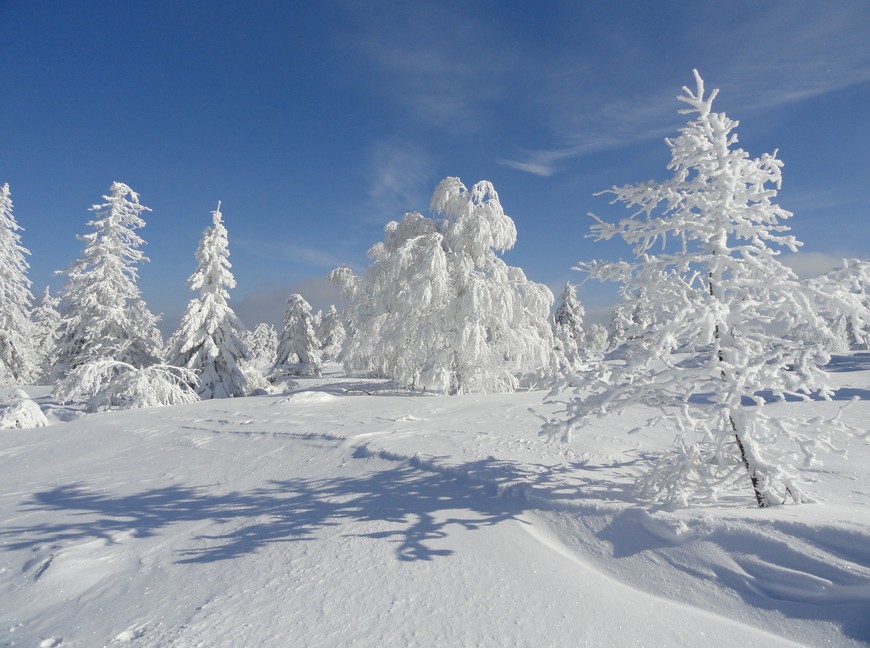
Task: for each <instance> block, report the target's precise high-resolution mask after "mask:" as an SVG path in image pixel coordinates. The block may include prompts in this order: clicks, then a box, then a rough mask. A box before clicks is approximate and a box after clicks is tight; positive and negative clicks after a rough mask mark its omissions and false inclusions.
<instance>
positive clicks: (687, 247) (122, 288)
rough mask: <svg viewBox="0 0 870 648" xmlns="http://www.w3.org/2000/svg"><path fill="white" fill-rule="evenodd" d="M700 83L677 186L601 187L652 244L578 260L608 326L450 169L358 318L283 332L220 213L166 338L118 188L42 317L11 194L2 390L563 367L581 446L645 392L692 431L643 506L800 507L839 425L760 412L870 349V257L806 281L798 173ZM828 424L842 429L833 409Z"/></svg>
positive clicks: (6, 222)
mask: <svg viewBox="0 0 870 648" xmlns="http://www.w3.org/2000/svg"><path fill="white" fill-rule="evenodd" d="M695 78H696V87H695V89H694V90H690V89H688V88H683V94H682V95H681V96H680V97H678V99H679V100H680V101H682V102H683V103H685V104H686V105H687V108H685V109H684V110H681V112H682V113H686V114H690V115H692V116H693V118H692V120H691V121H690V122H689V123H688V124H687V125H686V126H685V128H683V129H682V131H681V133H680V135H679V136H678V137H676V138H675V139H672V140H671V139H669V140H666V142H667V145H668V146H669V148H670V151H671V162H670V164H669V165H668V169H669V170H670V171H671V172H672V173H673V175H672V177H671V178H670V179H668V180H665V181H663V182H653V181H650V182H644V183H641V184H638V185H627V186H624V187H613V188H611V189H610V190H608V192H605V193H610V194H611V195H612V196H613V202H619V203H623V204H624V205H625V206H626V207H628V208H629V209H630V210H631V214H630V215H629V216H627V217H625V218H622V219H621V220H618V221H617V222H615V223H610V222H606V221H604V220H602V219H599V218H598V217H596V216H593V217H594V218H595V220H596V223H595V225H593V226H592V235H593V236H594V237H595V238H597V239H598V240H608V239H612V238H621V239H623V240H624V241H625V242H626V243H627V244H628V245H629V246H631V247H632V252H633V254H634V259H633V260H631V261H619V262H603V261H591V262H586V263H581V264H580V265H579V268H578V269H580V270H583V271H585V272H587V273H588V274H589V275H590V276H592V277H594V278H597V279H601V280H609V281H616V282H619V284H620V285H621V291H622V295H623V297H624V299H623V302H622V303H621V304H619V305H618V306H617V307H616V309H615V310H614V313H613V318H612V321H611V327H610V331H609V332H608V331H607V330H606V329H605V328H604V327H602V326H600V325H597V324H593V325H591V326H587V327H584V324H583V320H584V316H585V312H584V309H583V306H582V304H581V303H580V301H579V300H578V299H577V295H576V289H575V287H574V286H572V285H571V284H568V285H566V287H565V289H564V291H563V292H562V294H561V296H560V298H559V302H558V305H557V306H556V308H555V310H553V312H552V315H551V310H552V309H553V305H554V298H553V294H552V293H551V292H550V290H549V289H548V288H546V287H545V286H543V285H541V284H538V283H535V282H533V281H530V280H529V279H527V278H526V276H525V274H524V273H523V271H522V270H521V269H519V268H515V267H511V266H508V265H507V264H506V263H505V262H504V261H503V260H502V259H501V258H500V256H499V254H500V253H502V252H504V251H505V250H508V249H510V248H512V247H513V246H514V245H515V243H516V240H517V231H516V226H515V224H514V221H513V220H512V219H511V218H510V217H509V216H508V215H506V214H505V212H504V209H503V208H502V205H501V202H500V200H499V196H498V193H497V192H496V190H495V188H494V187H493V186H492V184H491V183H489V182H486V181H481V182H478V183H476V184H475V185H473V186H472V187H471V189H468V188H467V187H466V186H465V185H464V184H462V182H461V181H460V180H459V179H458V178H453V177H448V178H446V179H445V180H443V181H442V182H441V183H440V184H439V185H438V187H437V188H436V190H435V192H434V194H433V196H432V200H431V203H430V212H431V216H428V217H427V216H424V215H423V214H420V213H418V212H411V213H408V214H406V215H405V216H404V218H403V219H402V220H401V221H391V222H390V223H388V224H387V225H386V227H385V237H384V240H383V241H382V242H379V243H377V244H375V245H374V246H373V247H372V248H371V249H370V250H369V257H370V258H371V265H370V266H369V267H368V268H367V269H366V270H365V271H364V272H363V273H361V274H356V273H355V272H354V271H352V270H351V269H350V268H338V269H336V270H334V271H333V272H332V273H331V278H332V280H333V281H334V282H336V283H337V284H338V285H339V286H340V287H341V289H342V291H343V293H344V296H345V298H346V300H347V307H346V308H345V309H344V310H343V311H339V310H338V309H336V308H335V307H334V306H332V307H330V309H329V310H328V311H327V312H326V313H325V314H324V313H321V312H318V313H316V314H313V313H312V310H311V306H310V305H309V304H308V303H307V302H306V301H305V299H304V298H303V297H302V296H301V295H297V294H294V295H291V296H290V298H289V299H288V306H287V311H286V315H285V318H284V323H283V328H282V330H281V332H280V334H279V333H278V331H276V329H275V328H274V327H273V326H271V325H269V324H260V325H258V326H257V327H256V328H255V330H254V331H253V332H248V331H247V330H246V329H245V327H244V326H243V325H242V323H241V321H240V320H239V318H238V317H237V316H236V315H235V313H234V312H233V310H232V308H231V307H230V305H229V291H230V290H231V289H232V288H234V287H235V280H234V278H233V275H232V273H231V267H232V266H231V264H230V262H229V243H228V235H227V230H226V227H225V226H224V224H223V216H222V214H221V211H220V203H218V206H217V209H215V211H214V212H212V224H211V226H209V227H208V228H206V230H205V231H204V232H203V236H202V240H201V241H200V244H199V247H198V249H197V250H196V254H195V257H196V261H197V268H196V270H195V272H194V273H193V274H192V275H191V276H190V278H189V279H188V283H189V285H190V288H191V290H193V291H194V293H195V294H196V296H195V297H194V298H193V299H191V300H190V302H189V304H188V306H187V309H186V310H185V313H184V316H183V318H182V320H181V323H180V325H179V327H178V330H177V331H175V333H173V334H172V336H171V337H170V339H169V340H168V341H167V342H166V344H164V343H163V341H162V339H161V336H160V333H159V331H158V329H157V322H158V317H156V316H155V315H154V314H152V313H151V312H150V311H149V310H148V308H147V307H146V305H145V302H144V300H143V299H142V296H141V294H140V293H139V290H138V288H137V286H136V280H137V276H138V275H137V272H138V270H137V269H138V267H139V265H140V264H142V263H144V262H145V261H147V258H146V257H145V256H144V255H143V254H142V252H141V251H140V249H139V248H140V247H141V245H142V243H143V241H142V239H141V238H140V236H139V235H138V234H137V233H136V232H137V230H139V229H140V228H142V227H143V226H144V224H145V223H144V220H143V218H142V215H143V214H144V213H145V212H148V211H150V210H149V209H148V208H147V207H145V206H144V205H142V204H141V203H140V202H139V196H138V195H137V194H136V192H134V191H133V190H132V189H131V188H130V187H128V186H127V185H125V184H123V183H120V182H115V183H113V184H112V185H111V187H110V189H109V193H108V195H106V196H103V200H104V202H102V203H101V204H98V205H95V206H94V207H92V211H94V212H95V217H94V219H93V220H91V221H90V222H89V223H88V225H89V226H90V227H91V228H92V231H91V232H90V233H88V234H85V235H83V236H81V237H79V238H80V240H81V241H83V243H84V246H83V249H82V253H81V256H80V258H79V259H78V260H77V261H76V262H75V263H73V264H72V266H71V267H70V268H69V269H68V270H67V271H66V272H65V274H66V284H65V286H64V288H63V291H62V293H61V294H60V295H59V296H57V297H55V296H52V295H51V294H49V292H48V291H47V290H46V292H45V294H44V295H43V297H42V299H41V301H40V305H39V306H38V307H34V306H33V304H34V298H33V295H32V294H31V292H30V286H31V284H30V281H29V280H28V279H27V269H28V265H27V261H26V256H27V255H28V254H29V252H28V251H27V250H26V249H25V248H24V247H23V246H22V244H21V238H20V234H19V232H20V230H21V228H20V227H19V226H18V224H17V223H16V221H15V219H14V217H13V214H12V199H11V196H10V191H9V187H8V185H3V187H2V188H0V304H2V310H0V318H2V321H0V386H2V385H15V384H27V383H31V382H34V381H47V382H49V383H53V384H55V395H56V396H57V397H58V398H59V399H61V400H64V401H83V402H87V403H88V405H89V406H90V407H91V408H92V409H101V408H108V407H144V406H153V405H168V404H176V403H186V402H191V401H194V400H197V399H200V398H227V397H236V396H243V395H245V394H249V393H251V392H252V391H254V390H256V389H259V388H262V387H265V386H266V385H267V384H268V383H267V380H268V381H271V382H275V381H279V380H281V379H283V378H284V377H286V376H319V375H320V372H321V368H322V366H323V363H324V362H326V361H339V362H342V363H343V365H344V367H345V370H346V371H347V372H349V373H359V372H365V373H369V374H373V375H375V376H378V377H383V378H389V379H392V380H393V381H395V382H396V383H397V384H399V385H402V386H405V387H407V388H409V389H413V390H419V391H425V392H435V393H443V394H462V393H469V392H489V391H508V390H514V389H517V388H518V387H520V386H522V385H533V384H536V383H539V382H540V381H541V380H542V379H546V378H551V377H553V376H556V375H563V376H567V377H568V378H566V379H565V380H564V381H563V382H561V383H559V387H557V388H556V391H559V390H561V391H560V393H562V394H564V391H565V389H567V390H569V394H573V396H571V397H570V398H568V399H567V400H566V401H565V402H566V411H567V415H566V416H564V417H562V418H560V419H558V420H554V421H552V422H550V424H549V426H548V432H549V433H550V435H551V436H554V437H558V438H563V439H567V438H569V437H570V435H571V433H572V432H573V431H574V430H576V429H579V428H581V427H582V426H583V424H584V423H586V422H587V421H588V420H589V419H590V418H592V417H595V416H603V415H606V414H609V413H611V412H614V411H620V410H622V409H624V408H626V407H630V406H632V405H636V404H645V405H648V406H653V407H654V408H657V409H658V410H659V411H661V412H662V414H661V415H660V416H657V417H654V418H653V419H651V420H650V421H648V423H647V427H659V428H662V427H664V428H669V429H672V430H673V431H674V432H675V433H676V435H677V443H676V446H675V448H674V450H673V452H671V453H669V454H667V455H666V456H663V457H662V458H661V459H660V461H658V463H656V464H655V465H653V466H652V467H651V469H650V470H649V472H648V473H647V474H645V475H644V476H643V477H642V478H641V479H640V480H639V482H638V487H639V489H640V491H641V492H642V493H643V494H644V495H645V496H646V497H648V498H650V499H652V500H658V501H665V502H681V503H687V502H688V501H690V500H694V499H698V498H701V499H715V498H716V497H717V496H718V494H719V493H720V492H721V491H722V490H723V489H725V488H728V487H730V486H732V485H733V484H735V483H738V482H741V481H743V482H745V483H747V484H748V485H750V486H751V489H752V492H753V494H754V497H755V500H756V502H757V504H758V505H759V506H762V507H764V506H769V505H773V504H779V503H783V502H786V501H794V502H800V501H802V500H803V499H804V498H805V495H804V494H803V493H802V491H801V488H800V485H799V483H798V480H797V478H796V471H795V470H794V469H793V468H792V467H791V463H790V462H791V461H792V459H793V458H798V459H802V460H803V461H804V462H805V463H812V462H813V461H815V453H814V448H815V447H817V446H819V445H824V444H825V443H827V442H828V436H826V435H825V434H821V435H820V434H819V433H818V431H817V430H815V431H810V430H808V429H807V428H806V426H804V425H803V424H802V422H800V421H791V420H786V419H784V418H782V417H778V418H773V417H770V416H768V415H767V413H766V410H765V408H764V407H763V405H764V404H765V402H766V401H767V400H768V399H769V398H771V397H775V398H784V397H785V396H793V397H800V398H808V397H809V395H811V394H819V395H821V396H822V397H823V398H830V397H831V395H832V393H833V388H832V387H831V386H830V385H829V384H828V382H827V378H826V374H825V372H824V371H823V370H822V367H823V365H824V364H826V363H827V362H828V360H829V354H830V353H831V352H837V351H843V350H846V349H849V348H853V349H854V348H863V349H866V348H868V346H870V299H868V293H867V285H868V280H870V261H859V260H846V261H844V263H843V266H842V267H840V268H838V269H836V270H834V271H832V272H830V273H828V274H826V275H824V276H822V277H819V278H817V279H813V280H811V281H805V282H800V281H799V280H798V279H797V277H796V276H795V275H794V273H793V272H792V271H791V270H789V269H788V268H787V267H786V266H784V265H783V264H782V263H781V262H780V261H779V259H778V255H779V250H780V249H782V248H785V249H788V250H791V251H795V250H797V248H798V246H799V245H800V243H799V242H798V241H796V240H795V238H794V237H793V236H791V235H789V234H788V233H787V231H788V227H787V226H786V225H785V224H784V221H785V220H787V219H788V218H789V217H791V214H790V213H789V212H787V211H786V210H784V209H782V208H781V207H780V206H778V205H777V204H775V203H774V202H773V200H774V198H775V197H776V195H777V190H778V189H779V187H780V183H781V178H782V176H781V169H782V163H781V162H780V161H779V160H778V159H777V157H776V154H775V153H774V154H773V155H769V154H765V155H762V156H761V157H759V158H751V157H750V156H749V155H748V154H747V153H746V152H745V151H744V150H743V149H741V148H738V147H736V144H737V136H736V134H735V132H734V129H735V128H736V126H737V125H738V124H737V122H736V121H734V120H732V119H729V118H728V117H727V116H726V115H725V114H723V113H716V112H713V110H712V103H713V100H714V98H715V96H716V91H714V92H712V93H710V94H709V95H705V90H704V84H703V81H702V79H701V77H700V76H699V75H698V74H697V72H696V73H695ZM608 353H609V354H610V355H607V356H606V354H608ZM605 356H606V357H607V362H605V361H604V358H605ZM762 394H764V396H762ZM19 409H20V408H19ZM25 409H27V408H26V407H25ZM816 427H818V426H816ZM824 427H825V429H826V431H827V432H829V433H830V432H836V431H838V430H840V429H842V427H843V426H842V424H841V423H840V422H839V420H838V419H832V420H831V421H828V422H826V423H825V426H824ZM789 444H791V446H790V447H791V450H790V449H787V448H788V447H789ZM792 450H794V452H792Z"/></svg>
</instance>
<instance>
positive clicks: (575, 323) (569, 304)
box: [553, 283, 586, 367]
mask: <svg viewBox="0 0 870 648" xmlns="http://www.w3.org/2000/svg"><path fill="white" fill-rule="evenodd" d="M584 315H586V310H585V309H584V308H583V304H581V303H580V301H579V300H578V299H577V289H576V288H575V287H574V286H572V285H571V284H570V283H566V284H565V290H563V291H562V294H561V295H559V299H558V306H557V307H556V310H555V312H554V313H553V335H554V336H555V338H556V345H557V348H558V349H559V350H560V351H561V352H562V355H563V356H564V357H565V360H566V362H567V364H568V366H569V367H575V366H576V365H577V364H578V363H579V361H580V357H581V355H582V351H581V348H582V346H583V337H584V333H583V317H584Z"/></svg>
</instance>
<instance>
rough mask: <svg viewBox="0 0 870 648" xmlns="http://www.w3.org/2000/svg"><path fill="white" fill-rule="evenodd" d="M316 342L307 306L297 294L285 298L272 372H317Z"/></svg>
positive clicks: (318, 347)
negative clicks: (279, 336) (282, 322)
mask: <svg viewBox="0 0 870 648" xmlns="http://www.w3.org/2000/svg"><path fill="white" fill-rule="evenodd" d="M320 366H321V361H320V342H318V340H317V334H316V333H315V331H314V316H313V315H312V314H311V305H310V304H309V303H308V302H307V301H305V298H304V297H302V295H299V294H296V293H294V294H292V295H290V297H288V298H287V312H286V313H285V315H284V329H283V330H282V331H281V338H280V340H279V341H278V351H277V353H276V357H275V367H274V371H276V372H282V373H284V374H290V375H299V376H319V375H320Z"/></svg>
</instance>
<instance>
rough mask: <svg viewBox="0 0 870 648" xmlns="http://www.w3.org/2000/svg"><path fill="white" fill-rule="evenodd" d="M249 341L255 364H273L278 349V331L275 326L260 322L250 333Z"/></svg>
mask: <svg viewBox="0 0 870 648" xmlns="http://www.w3.org/2000/svg"><path fill="white" fill-rule="evenodd" d="M247 343H248V347H249V348H250V350H251V355H252V357H253V363H254V364H255V365H259V366H266V365H269V366H271V365H272V363H273V362H274V361H275V354H276V353H277V351H278V332H277V331H276V330H275V327H274V326H272V325H271V324H266V323H265V322H260V323H259V324H257V327H256V328H255V329H254V330H253V331H252V332H251V333H250V334H249V335H248V338H247Z"/></svg>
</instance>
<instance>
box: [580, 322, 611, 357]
mask: <svg viewBox="0 0 870 648" xmlns="http://www.w3.org/2000/svg"><path fill="white" fill-rule="evenodd" d="M609 342H610V339H609V337H608V335H607V329H606V328H604V327H603V326H601V324H592V325H591V326H589V328H587V329H586V331H585V332H584V333H583V348H584V350H585V352H586V355H587V357H592V358H600V357H601V356H603V355H604V352H605V351H606V350H607V347H608V344H609Z"/></svg>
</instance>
